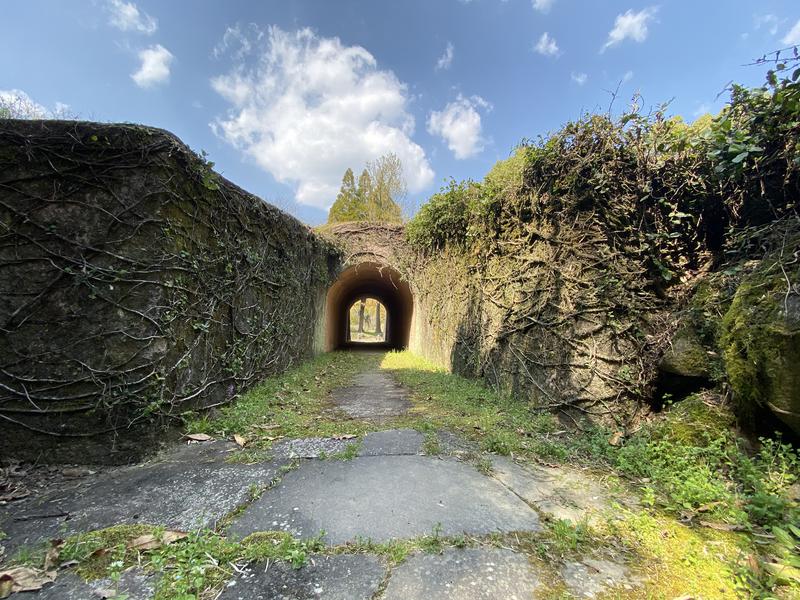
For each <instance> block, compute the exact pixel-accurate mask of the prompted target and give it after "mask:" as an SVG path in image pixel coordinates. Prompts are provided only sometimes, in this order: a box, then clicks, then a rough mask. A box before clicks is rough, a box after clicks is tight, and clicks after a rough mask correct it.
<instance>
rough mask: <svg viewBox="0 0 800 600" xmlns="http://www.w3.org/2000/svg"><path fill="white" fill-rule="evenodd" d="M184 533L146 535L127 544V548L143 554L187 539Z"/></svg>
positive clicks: (186, 534)
mask: <svg viewBox="0 0 800 600" xmlns="http://www.w3.org/2000/svg"><path fill="white" fill-rule="evenodd" d="M188 535H189V534H188V533H186V532H185V531H165V532H164V533H162V534H161V535H153V534H151V533H146V534H144V535H140V536H139V537H137V538H135V539H133V540H131V541H130V542H128V548H130V549H131V550H138V551H139V552H143V551H145V550H155V549H156V548H161V547H162V546H169V545H170V544H172V543H174V542H177V541H178V540H182V539H185V538H186V537H188Z"/></svg>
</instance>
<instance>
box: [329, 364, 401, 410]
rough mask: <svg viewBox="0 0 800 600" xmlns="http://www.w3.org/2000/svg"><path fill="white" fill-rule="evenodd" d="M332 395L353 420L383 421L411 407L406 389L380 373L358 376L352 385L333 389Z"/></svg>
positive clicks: (371, 372) (389, 376) (339, 406)
mask: <svg viewBox="0 0 800 600" xmlns="http://www.w3.org/2000/svg"><path fill="white" fill-rule="evenodd" d="M331 396H332V399H333V403H334V404H335V405H336V407H337V408H339V409H340V410H342V411H343V412H345V413H347V414H348V415H349V416H350V417H352V418H354V419H364V420H368V421H375V422H381V421H384V420H386V419H388V418H391V417H397V416H400V415H404V414H405V413H406V412H408V409H409V408H411V402H410V401H409V399H408V394H407V392H406V390H405V389H403V387H402V386H400V385H399V384H398V383H397V382H396V381H395V380H394V379H392V377H391V375H388V374H387V373H383V372H380V371H367V372H366V373H361V374H359V375H358V376H357V377H356V378H355V380H354V381H353V384H352V385H350V386H348V387H343V388H339V389H337V390H334V392H333V393H332V395H331Z"/></svg>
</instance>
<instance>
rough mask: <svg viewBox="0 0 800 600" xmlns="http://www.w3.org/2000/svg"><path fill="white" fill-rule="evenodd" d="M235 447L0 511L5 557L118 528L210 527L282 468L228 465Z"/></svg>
mask: <svg viewBox="0 0 800 600" xmlns="http://www.w3.org/2000/svg"><path fill="white" fill-rule="evenodd" d="M232 448H235V445H233V444H228V443H227V442H208V443H204V444H192V445H190V446H187V445H183V446H180V447H176V448H175V449H174V450H173V451H172V452H171V453H168V454H167V455H166V456H164V457H162V458H160V459H159V460H157V461H155V462H151V463H145V464H141V465H135V466H131V467H125V468H121V469H118V470H115V471H113V472H108V473H105V474H103V476H101V477H96V478H93V479H91V480H87V481H85V482H83V483H81V484H80V485H78V486H75V487H72V488H69V489H61V490H56V491H54V492H52V493H49V494H45V495H43V496H41V497H37V498H32V499H30V501H23V502H21V503H14V504H11V505H9V506H7V507H4V508H3V509H2V512H0V529H2V530H3V531H4V532H5V533H6V534H7V535H8V537H7V538H6V539H5V540H3V545H4V546H5V547H6V552H7V554H9V555H11V554H13V552H14V550H16V549H17V548H19V547H20V546H23V545H30V544H36V543H39V542H42V541H44V540H47V539H52V538H57V537H64V536H65V535H71V534H74V533H78V532H82V531H91V530H95V529H102V528H105V527H110V526H111V525H118V524H137V523H146V524H152V525H164V526H166V527H169V528H172V529H181V530H191V529H197V528H204V527H213V526H214V525H215V523H216V522H217V521H218V520H219V519H220V518H221V517H223V516H224V515H226V514H227V513H229V512H231V511H232V510H233V509H235V508H236V507H237V506H239V505H240V504H242V503H243V502H245V501H246V500H247V499H248V497H249V494H250V490H251V486H253V485H258V486H266V485H267V484H269V483H270V482H271V481H272V480H273V479H274V478H275V477H276V475H277V474H278V471H279V468H280V467H281V466H282V465H283V464H285V461H280V460H277V461H267V462H262V463H256V464H252V465H244V464H230V463H226V462H225V458H226V457H228V456H229V455H230V453H229V450H231V449H232Z"/></svg>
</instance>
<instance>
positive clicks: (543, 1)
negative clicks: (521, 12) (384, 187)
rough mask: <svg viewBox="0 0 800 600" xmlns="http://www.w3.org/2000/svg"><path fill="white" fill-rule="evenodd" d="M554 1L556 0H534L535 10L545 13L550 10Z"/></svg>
mask: <svg viewBox="0 0 800 600" xmlns="http://www.w3.org/2000/svg"><path fill="white" fill-rule="evenodd" d="M554 2H555V0H532V3H533V8H534V10H538V11H539V12H543V13H546V12H550V8H551V7H552V6H553V3H554Z"/></svg>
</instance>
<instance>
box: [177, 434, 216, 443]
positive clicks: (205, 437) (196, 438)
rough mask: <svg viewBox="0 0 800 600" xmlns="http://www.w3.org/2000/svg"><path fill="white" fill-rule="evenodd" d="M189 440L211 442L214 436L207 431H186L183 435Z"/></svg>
mask: <svg viewBox="0 0 800 600" xmlns="http://www.w3.org/2000/svg"><path fill="white" fill-rule="evenodd" d="M184 437H185V438H186V439H187V440H189V441H190V442H213V441H214V438H213V437H211V436H210V435H208V434H207V433H187V434H186V435H185V436H184Z"/></svg>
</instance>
